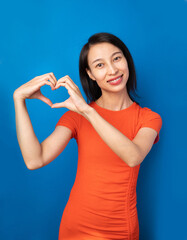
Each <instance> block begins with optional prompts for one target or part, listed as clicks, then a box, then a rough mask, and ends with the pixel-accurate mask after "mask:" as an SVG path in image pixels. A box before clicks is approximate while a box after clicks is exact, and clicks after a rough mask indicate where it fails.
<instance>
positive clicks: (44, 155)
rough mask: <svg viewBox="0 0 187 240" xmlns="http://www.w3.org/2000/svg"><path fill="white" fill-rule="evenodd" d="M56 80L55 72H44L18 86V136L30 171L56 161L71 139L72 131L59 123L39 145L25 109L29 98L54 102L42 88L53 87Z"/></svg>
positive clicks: (16, 110)
mask: <svg viewBox="0 0 187 240" xmlns="http://www.w3.org/2000/svg"><path fill="white" fill-rule="evenodd" d="M56 82H57V80H56V78H55V76H54V74H53V73H49V74H44V75H41V76H39V77H36V78H34V79H32V80H31V81H29V82H27V83H25V84H24V85H22V86H21V87H19V88H18V89H16V90H15V92H14V94H13V99H14V106H15V120H16V132H17V139H18V143H19V146H20V149H21V152H22V155H23V159H24V161H25V164H26V166H27V168H28V169H30V170H34V169H37V168H41V167H43V166H45V165H46V164H48V163H50V162H51V161H52V160H54V159H55V158H56V157H57V156H58V155H59V154H60V153H61V152H62V151H63V149H64V148H65V147H66V145H67V143H68V142H69V140H70V139H71V134H72V133H71V130H70V129H68V128H66V127H63V126H58V127H56V129H55V130H54V132H53V133H52V134H51V135H50V136H49V137H48V138H46V139H45V140H44V141H43V142H42V143H41V144H40V143H39V141H38V139H37V137H36V135H35V133H34V130H33V126H32V123H31V120H30V117H29V114H28V111H27V108H26V102H25V100H26V98H30V99H32V98H37V99H40V100H42V101H43V102H45V103H47V104H48V105H50V106H51V105H52V102H51V101H50V100H49V99H48V98H46V97H45V96H43V95H42V93H41V91H40V87H41V86H44V85H46V84H47V85H50V86H51V88H52V90H54V86H55V85H56Z"/></svg>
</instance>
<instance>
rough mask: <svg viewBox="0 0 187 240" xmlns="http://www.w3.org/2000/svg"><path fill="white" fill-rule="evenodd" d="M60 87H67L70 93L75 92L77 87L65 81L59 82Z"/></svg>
mask: <svg viewBox="0 0 187 240" xmlns="http://www.w3.org/2000/svg"><path fill="white" fill-rule="evenodd" d="M59 87H65V88H66V89H67V90H68V93H69V95H71V94H73V92H75V89H73V88H72V86H70V85H69V83H67V82H65V83H59V84H58V86H57V88H56V89H58V88H59Z"/></svg>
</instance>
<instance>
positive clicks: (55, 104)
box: [51, 102, 66, 108]
mask: <svg viewBox="0 0 187 240" xmlns="http://www.w3.org/2000/svg"><path fill="white" fill-rule="evenodd" d="M62 107H66V104H65V103H64V102H60V103H54V104H52V106H51V108H62Z"/></svg>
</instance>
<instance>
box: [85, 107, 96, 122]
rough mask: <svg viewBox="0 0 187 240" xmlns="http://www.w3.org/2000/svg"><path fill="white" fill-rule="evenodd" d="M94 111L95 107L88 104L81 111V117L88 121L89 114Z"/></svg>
mask: <svg viewBox="0 0 187 240" xmlns="http://www.w3.org/2000/svg"><path fill="white" fill-rule="evenodd" d="M94 111H95V109H94V108H92V107H90V106H89V105H88V106H87V107H86V108H85V110H84V111H83V113H82V115H83V117H85V118H86V119H87V120H88V121H89V119H90V117H91V115H92V114H93V112H94Z"/></svg>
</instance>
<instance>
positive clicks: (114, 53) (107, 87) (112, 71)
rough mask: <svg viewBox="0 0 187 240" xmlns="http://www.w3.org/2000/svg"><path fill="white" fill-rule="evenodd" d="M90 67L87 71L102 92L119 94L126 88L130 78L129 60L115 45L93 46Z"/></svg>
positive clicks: (89, 55) (90, 52) (89, 57)
mask: <svg viewBox="0 0 187 240" xmlns="http://www.w3.org/2000/svg"><path fill="white" fill-rule="evenodd" d="M88 65H89V68H90V69H87V70H86V71H87V73H88V75H89V77H90V78H91V79H92V80H94V81H96V82H97V84H98V85H99V87H100V88H101V90H102V91H112V92H118V91H120V90H123V89H124V88H125V87H126V83H127V80H128V78H129V69H128V64H127V60H126V58H125V56H124V55H123V52H122V51H121V50H120V49H119V48H118V47H116V46H114V45H113V44H111V43H107V42H104V43H97V44H95V45H93V46H91V48H90V50H89V52H88ZM121 76H122V77H121ZM112 79H116V80H112Z"/></svg>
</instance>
